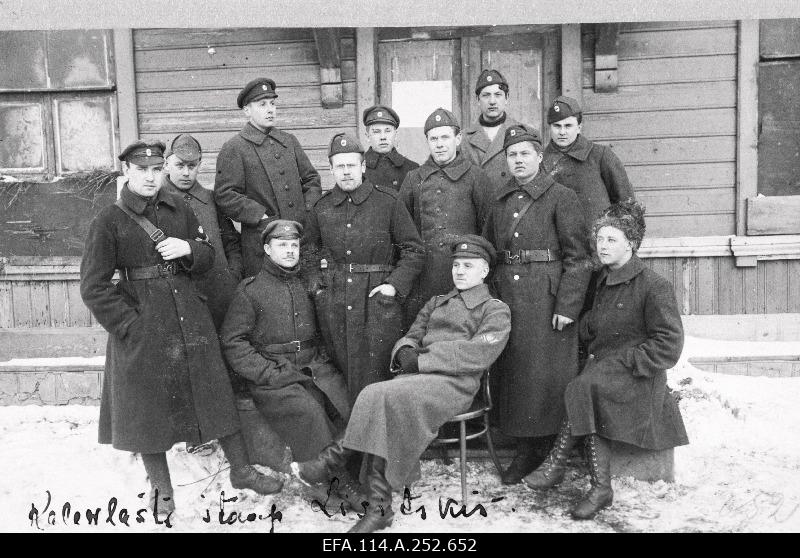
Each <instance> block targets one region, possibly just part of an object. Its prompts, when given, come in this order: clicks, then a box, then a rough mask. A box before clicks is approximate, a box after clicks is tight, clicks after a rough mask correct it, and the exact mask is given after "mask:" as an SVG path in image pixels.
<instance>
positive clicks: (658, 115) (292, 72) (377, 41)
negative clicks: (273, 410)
mask: <svg viewBox="0 0 800 558" xmlns="http://www.w3.org/2000/svg"><path fill="white" fill-rule="evenodd" d="M26 33H31V32H16V31H15V32H0V40H5V41H6V43H8V44H12V43H13V42H14V41H20V40H23V39H24V40H30V39H29V38H27V39H26V38H25V37H24V36H23V35H24V34H26ZM42 33H44V32H42ZM98 33H100V35H98ZM14 34H18V35H15V36H13V37H12V36H11V35H14ZM98 36H100V37H101V38H100V39H98V38H97V37H98ZM798 36H800V20H774V21H761V22H759V21H756V20H748V21H706V22H657V23H624V24H565V25H515V26H487V27H454V28H440V27H437V28H389V27H381V28H355V29H353V28H350V29H346V28H339V29H322V28H320V29H278V28H274V29H261V28H246V29H232V28H226V29H189V30H185V29H184V30H180V31H177V30H170V29H132V30H131V29H127V30H126V29H122V30H117V29H115V30H113V31H111V30H110V31H102V32H94V34H93V35H92V37H93V38H92V37H89V38H79V42H80V41H83V43H80V44H83V45H84V46H85V48H87V49H88V50H89V52H90V53H93V54H92V56H89V57H82V56H79V55H75V56H73V57H72V58H69V57H67V59H66V60H67V63H68V65H69V66H70V67H71V68H74V67H81V66H80V64H83V65H84V66H85V67H87V68H89V69H90V70H91V69H92V67H90V66H91V64H95V66H93V67H96V68H102V69H103V72H100V73H99V74H98V75H99V78H97V79H95V80H94V81H93V82H91V83H84V84H82V85H81V84H80V83H79V84H78V85H73V86H71V87H72V89H70V86H69V85H68V84H67V85H65V84H64V83H61V82H58V80H56V79H51V78H50V77H47V79H46V80H43V81H42V83H41V86H37V87H31V86H30V83H24V84H22V85H21V86H20V85H19V84H11V85H8V84H4V83H2V81H0V134H4V135H5V136H6V137H7V138H9V137H12V136H13V137H14V138H16V139H14V141H16V142H17V143H16V145H18V146H19V145H27V146H31V145H33V146H34V147H35V146H36V145H39V147H38V149H40V151H41V153H42V155H41V156H40V157H38V158H37V157H28V159H26V160H22V159H20V158H19V157H17V158H16V159H14V160H12V157H13V153H12V152H11V151H8V150H7V151H5V152H4V151H3V148H2V147H0V174H3V175H7V176H14V177H15V178H17V179H20V180H26V182H25V184H26V185H27V186H28V187H27V189H25V188H20V187H19V183H15V182H0V203H2V205H0V211H3V212H4V213H3V218H2V219H0V233H2V237H1V238H0V257H2V260H0V262H2V263H0V330H3V329H6V330H9V329H14V328H70V327H87V326H92V325H94V324H93V321H92V318H91V317H90V316H89V313H88V312H87V311H86V309H85V308H84V307H83V305H82V303H81V301H80V298H79V294H78V288H77V285H78V267H77V264H78V261H79V256H80V249H81V241H82V236H81V235H82V234H84V231H85V225H86V222H87V221H88V220H89V219H91V214H92V211H89V210H88V209H87V210H86V211H85V212H84V213H83V214H80V212H79V211H76V210H70V211H67V212H66V213H69V218H71V219H73V221H69V219H68V218H67V216H65V215H63V213H65V212H58V211H57V209H58V207H73V206H70V205H68V204H69V203H72V204H76V203H77V204H80V203H84V204H85V205H86V207H89V206H92V205H93V203H96V202H97V200H98V198H97V195H98V192H97V191H95V192H94V193H93V195H94V198H93V197H92V196H89V198H88V199H86V198H85V197H84V198H81V196H80V195H79V194H80V191H81V190H80V189H78V190H77V193H76V190H74V189H73V190H71V191H69V192H66V191H65V190H64V189H63V187H61V186H59V184H62V183H64V181H61V182H59V181H55V182H51V179H53V177H58V176H65V175H69V172H67V171H65V170H64V164H63V162H64V161H67V162H69V161H72V162H73V163H71V164H72V165H73V167H74V168H75V169H77V171H81V172H85V171H87V170H91V169H97V168H98V167H104V166H105V168H108V169H109V170H110V169H113V166H114V165H115V162H114V158H113V157H111V156H109V155H108V154H113V153H116V152H117V150H118V149H119V146H120V145H125V144H127V143H128V142H130V141H132V140H133V139H135V138H137V137H143V138H158V139H161V140H162V141H169V140H170V139H171V138H172V137H174V136H175V135H176V134H178V133H181V132H189V133H192V134H193V135H195V136H196V137H197V138H198V139H199V140H200V142H201V144H202V145H203V147H204V160H203V165H204V170H203V172H202V174H201V177H200V180H201V182H203V183H204V184H205V185H207V186H209V187H211V185H212V184H213V176H214V168H215V161H216V154H217V153H218V151H219V149H220V147H221V146H222V143H223V142H224V141H225V140H226V139H227V138H228V137H230V136H231V135H233V134H235V133H236V132H237V131H238V130H239V129H240V128H241V126H242V125H243V123H244V122H245V119H244V116H243V114H242V113H241V111H240V110H238V109H237V108H236V104H235V98H236V94H237V92H238V91H239V89H240V88H241V86H242V85H243V84H244V83H246V82H247V81H248V80H249V79H252V78H253V77H257V76H262V75H263V76H269V77H272V78H273V79H275V80H276V82H277V83H278V93H279V95H280V98H279V104H278V119H279V121H280V126H281V127H282V128H283V129H285V130H287V131H289V132H291V133H293V134H295V135H296V136H297V137H298V139H299V140H300V142H301V143H302V145H303V146H304V148H305V149H306V152H307V153H308V154H309V157H310V159H311V161H312V162H313V163H314V165H315V166H316V167H317V168H318V170H319V171H320V174H321V175H322V176H323V183H324V185H325V186H326V187H329V186H330V185H331V184H332V180H331V177H330V173H329V172H328V170H327V158H326V149H327V144H328V142H329V140H330V137H331V136H332V135H333V134H334V132H338V131H348V132H350V133H357V134H359V135H362V134H363V126H362V125H361V113H362V111H363V109H364V108H366V107H367V106H370V105H372V104H374V103H376V102H382V103H387V104H391V105H392V106H394V107H395V108H396V109H398V111H399V112H400V115H401V119H402V120H403V122H402V124H401V134H400V145H401V151H403V152H404V153H406V154H409V155H410V156H412V158H416V159H417V160H418V161H420V162H421V161H422V158H423V157H424V153H425V149H426V148H425V144H424V139H423V135H422V130H421V127H422V122H421V120H420V119H421V117H422V116H421V115H424V114H427V113H429V112H430V111H431V110H433V108H436V106H445V107H446V108H451V109H452V110H453V111H454V112H455V113H456V114H457V115H459V116H460V117H461V118H462V121H463V122H465V123H467V122H471V121H473V120H475V119H476V118H477V114H478V109H477V103H476V99H475V95H474V92H473V87H474V83H475V80H476V78H477V75H478V73H479V72H480V71H481V69H482V68H484V67H494V68H497V69H499V70H500V71H501V72H503V73H504V75H506V77H507V78H508V79H509V81H510V82H511V83H510V85H511V95H510V104H509V108H508V111H509V113H510V114H512V115H513V116H514V117H516V118H517V119H519V120H522V121H525V122H528V123H531V124H534V125H536V126H537V127H540V128H541V127H542V124H543V123H544V122H546V120H545V113H546V108H547V106H548V104H549V102H550V101H551V100H552V99H553V98H554V97H555V96H557V95H559V94H566V95H570V96H573V97H576V98H578V99H579V100H580V102H581V103H582V105H583V107H584V115H585V120H584V122H585V124H584V130H583V131H584V134H585V135H586V136H587V137H589V138H590V139H593V140H596V141H598V142H600V143H604V144H608V145H610V146H612V147H613V149H614V151H615V152H616V153H617V154H618V155H619V156H620V158H621V159H622V161H623V162H624V163H625V165H626V167H627V169H628V172H629V175H630V177H631V181H632V183H633V185H634V188H635V191H636V193H637V196H638V197H639V199H641V200H642V201H643V202H644V203H645V204H646V206H647V208H648V212H647V219H648V221H647V223H648V232H647V237H646V239H645V242H644V245H643V246H642V249H641V255H642V256H643V257H644V258H645V260H646V262H647V264H648V265H649V266H651V267H653V268H654V269H655V270H657V271H658V272H659V273H661V274H663V275H665V276H666V277H667V278H668V279H670V280H671V281H672V282H673V285H674V286H675V291H676V294H677V296H678V300H679V303H680V305H681V309H682V312H683V313H684V314H758V313H796V312H800V211H798V209H799V208H800V204H798V200H800V182H798V178H797V177H798V176H800V147H798V146H800V140H799V139H798V138H800V135H798V132H797V129H798V127H797V123H798V120H800V116H798V114H800V113H798V110H800V109H798V107H800V78H798V76H800V71H798V70H799V69H800V67H799V66H798V64H799V63H798V59H800V47H798V46H797V45H800V41H798V40H796V39H797V37H798ZM793 37H794V38H795V40H792V38H793ZM43 41H44V43H43V44H45V45H46V46H45V47H42V48H43V49H44V50H43V51H42V52H44V53H45V54H43V55H42V56H44V59H45V60H46V63H45V64H44V66H45V67H46V68H48V72H50V71H51V70H52V68H53V67H54V64H56V62H57V60H58V58H57V57H53V56H51V55H50V54H48V53H49V52H50V51H48V50H47V48H50V47H51V46H52V44H53V41H55V39H54V38H52V37H49V36H46V37H45V38H44V39H43ZM86 45H88V46H86ZM98 49H100V50H98ZM51 50H52V48H51ZM26 63H28V64H35V63H37V61H36V60H33V61H32V62H30V61H28V62H26ZM87 64H88V65H89V66H86V65H87ZM34 74H35V72H34ZM95 74H97V72H94V73H92V72H88V74H87V73H86V72H84V75H95ZM43 75H44V74H43ZM48 76H49V74H48ZM32 79H33V78H32ZM103 80H105V81H103ZM62 81H64V80H62ZM37 95H38V97H36V96H37ZM34 97H36V98H35V99H34ZM64 99H68V100H71V101H76V102H83V103H84V105H82V107H83V108H82V109H81V110H78V111H77V112H76V113H75V114H76V115H77V116H76V118H77V120H72V121H69V119H67V117H66V116H63V112H58V110H59V107H62V106H65V105H64V104H63V103H64ZM37 103H38V104H37ZM59 103H61V104H59ZM87 103H88V104H87ZM92 103H94V104H92ZM103 103H105V104H103ZM34 105H35V106H34ZM101 105H102V106H101ZM30 107H34V108H30ZM36 107H39V108H36ZM98 107H99V108H98ZM106 107H108V108H106ZM20 111H22V112H20ZM37 111H38V112H37ZM23 113H24V115H26V118H25V119H23V120H24V123H25V124H24V125H22V124H19V123H18V122H17V121H16V120H14V118H18V117H19V115H20V114H23ZM87 115H88V116H91V118H88V116H87ZM15 122H16V123H17V124H15ZM81 123H82V124H83V128H85V130H90V131H91V130H95V132H93V136H92V137H94V136H96V135H97V133H96V130H97V129H99V127H100V128H102V127H103V126H105V127H106V128H105V129H106V130H107V137H106V138H105V139H104V140H103V142H101V143H98V142H97V141H94V142H89V141H88V140H86V139H81V138H86V137H88V136H86V135H85V134H84V136H81V130H82V127H81V125H79V124H81ZM465 125H466V124H465ZM72 129H74V134H75V135H74V137H75V138H77V139H76V140H74V141H73V144H74V145H73V146H72V147H71V148H70V149H72V151H70V150H68V149H66V150H65V148H64V146H65V145H68V143H69V142H68V141H67V138H66V136H65V137H64V138H62V135H63V134H64V133H65V130H67V131H69V130H72ZM85 130H84V132H85ZM15 134H16V135H15ZM37 134H38V135H37ZM362 137H363V135H362ZM37 138H38V139H37ZM37 142H38V143H37ZM11 143H13V142H10V141H7V142H5V145H6V146H8V145H11ZM82 143H85V144H86V146H87V149H92V150H93V151H92V153H96V152H97V150H98V149H101V148H102V149H105V151H104V152H103V153H106V155H104V156H103V157H104V158H103V157H101V158H99V159H98V157H96V156H89V155H86V156H84V157H82V156H81V154H80V153H79V151H80V145H81V144H82ZM76 149H77V150H78V153H77V154H76V152H75V150H76ZM26 152H28V151H26ZM34 159H35V160H34ZM24 165H31V166H29V167H25V166H24ZM794 171H797V172H794ZM37 181H39V182H41V184H37V183H36V182H37ZM60 188H61V189H60ZM107 188H110V189H113V185H108V186H107ZM37 192H38V194H37ZM101 193H102V192H101ZM34 194H36V195H39V196H40V197H39V198H38V199H39V200H40V202H37V203H36V204H29V205H25V199H32V198H31V196H34ZM106 194H107V193H106ZM760 194H761V195H760ZM26 196H28V198H26ZM48 196H49V199H50V200H53V202H52V203H49V204H48V203H47V200H48ZM59 196H61V197H59ZM82 199H83V201H80V200H82ZM103 199H106V201H107V197H106V198H103ZM41 200H44V202H42V201H41ZM76 200H78V201H76ZM93 200H94V201H93ZM62 201H63V203H62ZM37 204H38V205H37ZM43 205H45V206H47V205H49V206H51V207H52V206H55V207H56V211H51V212H49V213H48V212H43V211H42V206H43ZM79 214H80V215H79ZM48 220H49V221H48Z"/></svg>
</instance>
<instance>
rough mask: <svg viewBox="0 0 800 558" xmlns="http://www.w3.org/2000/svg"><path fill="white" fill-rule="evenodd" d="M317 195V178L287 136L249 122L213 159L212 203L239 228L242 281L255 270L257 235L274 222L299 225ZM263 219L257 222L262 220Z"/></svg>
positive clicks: (259, 249) (259, 248) (258, 262)
mask: <svg viewBox="0 0 800 558" xmlns="http://www.w3.org/2000/svg"><path fill="white" fill-rule="evenodd" d="M321 194H322V189H321V181H320V177H319V173H318V172H317V170H316V169H315V168H314V165H312V164H311V161H309V159H308V156H307V155H306V153H305V151H303V148H302V147H301V146H300V142H298V141H297V138H295V137H294V136H293V135H292V134H289V133H287V132H284V131H282V130H278V129H277V128H269V129H268V130H267V132H266V133H264V132H262V131H260V130H259V129H257V128H256V127H255V126H253V125H252V124H250V123H249V122H248V123H247V124H246V125H245V126H244V128H242V130H241V131H240V132H239V133H238V134H236V135H235V136H233V137H232V138H230V139H229V140H228V141H226V142H225V144H224V145H223V146H222V149H220V152H219V156H218V157H217V177H216V180H215V181H214V199H215V200H216V202H217V206H218V207H219V208H220V209H221V210H222V212H223V213H224V214H225V216H227V217H229V218H231V219H233V220H234V221H239V222H240V223H241V224H242V257H243V259H244V274H245V276H246V277H249V276H252V275H255V274H256V273H258V272H259V271H260V270H261V261H262V260H263V259H264V248H263V245H262V244H261V231H263V230H264V227H266V225H267V223H269V222H270V221H272V220H275V219H291V220H292V221H297V222H299V223H301V224H305V222H306V218H307V216H308V212H309V211H311V207H312V206H313V205H314V203H315V202H316V201H317V200H318V199H319V197H320V195H321ZM265 214H266V215H267V217H268V218H267V219H263V220H262V219H261V218H262V217H263V216H264V215H265Z"/></svg>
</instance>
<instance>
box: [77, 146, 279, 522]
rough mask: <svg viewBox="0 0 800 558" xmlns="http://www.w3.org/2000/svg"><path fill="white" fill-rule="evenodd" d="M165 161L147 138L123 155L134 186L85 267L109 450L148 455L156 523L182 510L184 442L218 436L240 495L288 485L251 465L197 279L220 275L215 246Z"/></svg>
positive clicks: (101, 229) (94, 227)
mask: <svg viewBox="0 0 800 558" xmlns="http://www.w3.org/2000/svg"><path fill="white" fill-rule="evenodd" d="M163 152H164V144H163V143H161V142H155V143H145V142H143V141H138V142H135V143H133V144H131V145H129V146H128V147H126V148H125V150H123V152H122V153H121V154H120V155H119V159H120V160H121V161H123V167H122V168H123V172H124V173H125V175H126V176H127V178H128V182H127V184H126V185H125V186H124V187H123V188H122V192H121V194H120V196H121V197H120V199H119V200H117V202H116V204H114V205H112V206H109V207H107V208H105V209H103V210H102V211H101V212H100V213H99V214H98V216H97V217H96V218H95V219H94V221H93V222H92V224H91V226H90V228H89V235H88V237H87V239H86V246H85V249H84V253H83V261H82V262H81V297H82V298H83V301H84V303H85V304H86V306H87V307H88V308H89V310H91V312H92V314H93V315H94V317H95V318H96V319H97V321H98V322H100V324H101V325H102V326H103V327H104V328H105V329H106V330H107V331H108V333H109V336H108V347H107V349H106V368H105V374H104V378H103V393H102V398H101V402H100V425H99V431H100V432H99V441H100V443H102V444H109V443H110V444H112V445H113V446H114V447H115V448H117V449H120V450H125V451H131V452H137V453H141V454H142V461H143V462H144V466H145V470H146V471H147V475H148V477H149V478H150V484H151V491H150V506H151V508H153V512H154V514H156V515H158V514H159V512H161V513H167V514H169V513H171V512H172V511H173V510H174V509H175V504H174V501H173V490H172V483H171V481H170V475H169V467H168V466H167V457H166V451H167V450H169V449H170V448H171V447H172V446H173V444H175V443H176V442H186V443H188V444H192V445H198V444H200V443H202V442H206V441H210V440H213V439H219V442H220V445H221V446H222V448H223V450H224V451H225V455H226V457H227V458H228V460H229V461H230V464H231V469H230V481H231V484H232V485H233V486H234V488H250V489H252V490H255V491H256V492H258V493H260V494H271V493H274V492H278V491H279V490H280V489H281V487H282V483H281V482H280V481H277V480H275V479H271V478H269V477H266V476H264V475H263V474H261V473H259V472H258V471H257V470H256V469H255V468H253V467H252V466H251V465H249V464H248V455H247V449H246V447H245V444H244V439H243V438H242V435H241V433H240V432H239V419H238V416H237V412H236V407H235V406H234V402H233V391H232V390H231V385H230V382H229V381H228V377H227V374H226V370H225V365H224V363H223V361H222V354H221V353H220V347H219V342H218V340H217V335H216V332H215V331H214V323H213V321H212V319H211V313H210V312H209V310H208V307H207V306H206V305H205V304H203V303H202V302H200V300H201V295H200V294H199V292H198V291H197V289H196V288H195V286H194V284H193V282H192V278H191V277H193V276H196V275H199V274H202V273H203V272H205V271H207V270H208V269H211V267H212V266H213V263H214V248H213V247H212V246H211V243H210V242H209V241H208V238H207V237H206V235H205V233H204V232H203V230H202V228H201V227H200V225H199V224H198V222H197V218H196V217H195V215H194V213H193V212H192V210H191V208H190V207H189V206H188V205H187V204H186V203H185V202H184V201H183V200H182V199H181V198H179V197H177V196H175V195H174V194H170V193H168V192H166V191H163V190H162V189H161V173H162V169H163V163H164V158H163ZM115 270H119V274H120V281H119V283H118V284H116V285H115V284H114V283H113V282H112V277H113V276H114V272H115Z"/></svg>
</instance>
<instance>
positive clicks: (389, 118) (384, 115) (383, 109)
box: [364, 105, 400, 128]
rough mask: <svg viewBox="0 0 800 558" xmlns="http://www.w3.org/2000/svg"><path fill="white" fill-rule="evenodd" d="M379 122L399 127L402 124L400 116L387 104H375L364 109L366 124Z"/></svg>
mask: <svg viewBox="0 0 800 558" xmlns="http://www.w3.org/2000/svg"><path fill="white" fill-rule="evenodd" d="M378 122H384V123H386V124H391V125H392V126H394V127H395V128H397V127H398V126H400V117H399V116H397V113H396V112H395V111H393V110H392V109H390V108H389V107H387V106H386V105H375V106H374V107H369V108H368V109H367V110H365V111H364V126H369V125H370V124H376V123H378Z"/></svg>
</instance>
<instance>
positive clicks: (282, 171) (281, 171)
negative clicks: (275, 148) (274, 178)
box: [278, 169, 286, 174]
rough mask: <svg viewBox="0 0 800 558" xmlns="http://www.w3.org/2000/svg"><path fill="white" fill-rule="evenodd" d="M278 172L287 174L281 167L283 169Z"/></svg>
mask: <svg viewBox="0 0 800 558" xmlns="http://www.w3.org/2000/svg"><path fill="white" fill-rule="evenodd" d="M278 174H286V171H285V170H283V169H281V170H279V171H278Z"/></svg>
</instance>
